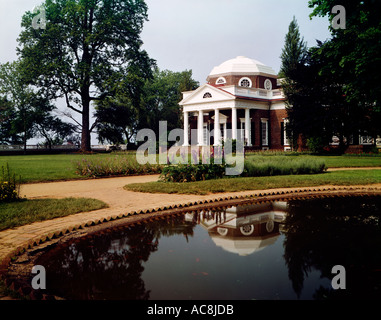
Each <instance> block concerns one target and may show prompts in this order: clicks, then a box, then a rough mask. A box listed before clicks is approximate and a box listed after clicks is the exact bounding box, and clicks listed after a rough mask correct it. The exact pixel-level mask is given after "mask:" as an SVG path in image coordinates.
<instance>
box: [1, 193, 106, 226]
mask: <svg viewBox="0 0 381 320" xmlns="http://www.w3.org/2000/svg"><path fill="white" fill-rule="evenodd" d="M103 208H107V204H105V203H104V202H102V201H100V200H96V199H85V198H65V199H36V200H23V201H18V202H11V203H0V230H4V229H8V228H14V227H18V226H22V225H26V224H29V223H33V222H36V221H43V220H49V219H54V218H58V217H64V216H68V215H71V214H76V213H80V212H88V211H93V210H98V209H103Z"/></svg>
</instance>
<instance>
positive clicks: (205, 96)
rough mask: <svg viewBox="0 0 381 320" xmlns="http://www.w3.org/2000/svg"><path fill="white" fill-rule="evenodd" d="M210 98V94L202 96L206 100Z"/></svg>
mask: <svg viewBox="0 0 381 320" xmlns="http://www.w3.org/2000/svg"><path fill="white" fill-rule="evenodd" d="M211 97H212V94H211V93H210V92H206V93H205V94H204V96H203V98H204V99H208V98H211Z"/></svg>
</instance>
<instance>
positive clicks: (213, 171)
mask: <svg viewBox="0 0 381 320" xmlns="http://www.w3.org/2000/svg"><path fill="white" fill-rule="evenodd" d="M224 176H225V166H224V165H222V164H214V163H211V164H178V165H167V166H165V167H164V168H163V170H162V173H161V175H160V180H161V181H165V182H192V181H204V180H210V179H219V178H223V177H224Z"/></svg>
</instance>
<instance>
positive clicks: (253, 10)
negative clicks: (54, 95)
mask: <svg viewBox="0 0 381 320" xmlns="http://www.w3.org/2000/svg"><path fill="white" fill-rule="evenodd" d="M42 2H43V1H42V0H0V26H1V28H0V63H4V62H7V61H13V60H15V59H16V58H17V56H16V46H17V40H16V39H17V37H18V35H19V34H20V31H21V27H20V23H21V17H22V15H23V14H24V13H25V12H26V11H31V10H33V8H34V7H35V6H36V5H39V4H41V3H42ZM146 3H147V5H148V16H149V21H148V22H146V23H145V26H144V30H143V33H142V36H141V37H142V40H143V42H144V49H146V50H147V52H148V53H149V55H150V56H151V57H152V58H153V59H155V60H156V61H157V64H158V66H159V68H160V69H169V70H172V71H183V70H189V69H191V70H193V75H194V78H195V79H196V80H197V81H199V82H200V83H204V82H205V81H206V77H207V76H208V74H209V72H210V71H211V70H212V69H213V67H214V66H216V65H219V64H221V63H222V62H224V61H226V60H228V59H232V58H235V57H236V56H241V55H242V56H247V57H249V58H252V59H256V60H259V61H261V62H262V63H264V64H266V65H269V66H271V67H272V68H273V69H274V70H275V71H276V72H278V71H279V68H280V58H279V56H280V54H281V50H282V48H283V46H284V37H285V35H286V33H287V30H288V25H289V24H290V22H291V20H292V18H293V16H295V17H296V19H297V20H298V23H299V27H300V32H301V34H302V36H303V37H304V39H305V40H306V41H307V44H308V45H309V46H314V45H315V44H316V39H319V40H325V39H327V38H329V36H330V34H329V31H328V18H313V19H312V20H310V18H309V14H310V13H311V11H312V9H310V8H308V0H146Z"/></svg>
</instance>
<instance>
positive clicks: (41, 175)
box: [0, 153, 381, 183]
mask: <svg viewBox="0 0 381 320" xmlns="http://www.w3.org/2000/svg"><path fill="white" fill-rule="evenodd" d="M126 156H127V157H132V156H134V154H131V153H130V154H127V155H126V154H123V153H111V154H94V155H81V154H58V155H26V156H24V155H20V156H0V167H1V166H4V165H5V164H6V163H8V164H9V166H10V169H11V170H12V172H14V173H16V174H17V175H21V177H22V181H23V182H24V183H30V182H44V181H56V180H71V179H83V177H81V176H79V175H77V174H76V172H75V166H74V162H78V161H81V160H82V159H94V158H97V159H102V158H104V159H107V158H110V157H126ZM253 157H263V156H261V155H256V156H254V155H251V154H248V158H250V159H251V158H253ZM265 157H296V158H298V159H303V158H305V159H319V160H322V159H323V160H324V161H325V162H326V165H327V166H328V167H329V168H334V167H376V166H381V156H311V155H299V156H278V155H277V156H265ZM258 159H259V158H258ZM253 160H254V159H253Z"/></svg>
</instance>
